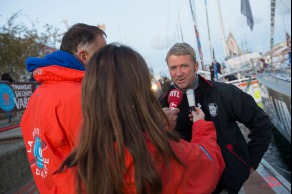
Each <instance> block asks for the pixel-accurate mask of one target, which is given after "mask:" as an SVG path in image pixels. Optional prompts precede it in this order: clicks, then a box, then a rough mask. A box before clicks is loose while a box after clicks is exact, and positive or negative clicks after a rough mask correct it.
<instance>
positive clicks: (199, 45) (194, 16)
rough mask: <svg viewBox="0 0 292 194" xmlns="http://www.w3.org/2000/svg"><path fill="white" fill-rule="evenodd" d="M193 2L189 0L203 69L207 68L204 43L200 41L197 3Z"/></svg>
mask: <svg viewBox="0 0 292 194" xmlns="http://www.w3.org/2000/svg"><path fill="white" fill-rule="evenodd" d="M192 2H193V0H189V3H190V8H191V13H192V16H193V22H194V28H195V33H196V38H197V44H198V50H199V54H200V60H201V67H202V70H205V65H204V58H203V52H202V45H201V41H200V35H199V29H198V23H197V17H196V13H195V3H194V2H193V3H192Z"/></svg>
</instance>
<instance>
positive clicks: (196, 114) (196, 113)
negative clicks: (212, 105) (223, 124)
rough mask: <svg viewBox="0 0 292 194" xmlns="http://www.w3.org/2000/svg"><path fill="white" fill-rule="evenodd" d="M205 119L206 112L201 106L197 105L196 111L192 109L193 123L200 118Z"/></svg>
mask: <svg viewBox="0 0 292 194" xmlns="http://www.w3.org/2000/svg"><path fill="white" fill-rule="evenodd" d="M204 119H205V114H204V112H203V111H202V110H201V109H200V108H198V107H195V111H192V121H193V123H194V122H196V121H198V120H204Z"/></svg>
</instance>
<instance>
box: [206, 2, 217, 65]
mask: <svg viewBox="0 0 292 194" xmlns="http://www.w3.org/2000/svg"><path fill="white" fill-rule="evenodd" d="M205 7H206V19H207V28H208V38H209V45H210V57H211V60H214V58H215V56H213V55H212V42H211V36H210V25H209V16H208V6H207V0H205Z"/></svg>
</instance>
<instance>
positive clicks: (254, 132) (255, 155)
mask: <svg viewBox="0 0 292 194" xmlns="http://www.w3.org/2000/svg"><path fill="white" fill-rule="evenodd" d="M229 92H230V94H229V95H230V96H231V98H230V99H229V105H230V106H229V107H230V110H229V111H230V112H231V114H232V116H233V119H235V120H237V121H239V122H241V123H243V124H244V125H245V126H246V127H247V128H249V130H250V133H249V135H248V137H249V138H250V141H249V142H248V149H249V155H250V161H251V166H252V167H253V168H254V169H256V168H257V167H258V165H259V163H260V161H261V159H262V157H263V155H264V153H265V152H266V151H267V149H268V147H269V144H270V141H271V135H272V129H273V127H274V125H273V124H272V123H271V121H270V118H269V117H268V116H267V115H266V114H265V112H264V111H263V110H262V109H261V108H260V107H259V106H258V105H257V104H256V102H255V100H254V99H253V97H252V96H250V95H249V94H247V93H245V92H243V91H241V90H240V89H238V88H237V87H236V86H232V85H230V91H229Z"/></svg>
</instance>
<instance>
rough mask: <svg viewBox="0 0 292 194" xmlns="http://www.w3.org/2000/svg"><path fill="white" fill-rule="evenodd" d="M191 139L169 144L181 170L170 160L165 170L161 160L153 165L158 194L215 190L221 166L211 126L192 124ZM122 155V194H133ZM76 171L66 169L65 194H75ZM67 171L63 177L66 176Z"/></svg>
mask: <svg viewBox="0 0 292 194" xmlns="http://www.w3.org/2000/svg"><path fill="white" fill-rule="evenodd" d="M192 137H193V138H192V140H191V142H186V141H184V140H180V142H174V141H171V145H172V147H173V149H174V151H175V153H176V154H177V156H178V158H179V159H180V160H181V162H182V163H183V164H184V165H185V166H182V165H181V164H178V163H177V162H176V161H174V160H173V161H171V162H170V165H169V166H166V165H165V164H164V162H163V160H160V162H158V163H157V170H158V172H159V173H160V175H161V180H162V189H163V191H162V194H211V193H212V192H213V191H214V189H215V188H216V186H217V183H218V181H219V179H220V177H221V174H222V172H223V169H224V168H225V163H224V160H223V157H222V155H221V151H220V147H219V146H218V145H217V143H216V131H215V128H214V124H213V123H212V122H206V121H203V120H201V121H197V122H195V123H194V124H193V136H192ZM147 144H148V148H149V150H150V152H151V154H153V155H155V154H156V153H157V152H156V151H155V148H154V146H153V145H152V144H151V143H150V141H147ZM125 153H126V157H125V158H126V167H127V169H128V173H127V175H125V183H126V186H125V193H127V194H136V193H137V192H136V188H135V178H134V177H135V176H134V162H133V158H132V156H131V154H130V152H129V151H128V150H126V152H125ZM76 169H77V168H76V167H75V168H71V169H69V171H70V173H72V178H71V179H69V182H67V184H64V187H66V189H67V193H76V190H75V186H76V180H75V179H74V177H75V174H74V173H76ZM67 171H68V170H66V171H65V173H68V172H67ZM63 173H64V172H62V173H61V174H60V176H62V174H63ZM64 189H65V188H64Z"/></svg>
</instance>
